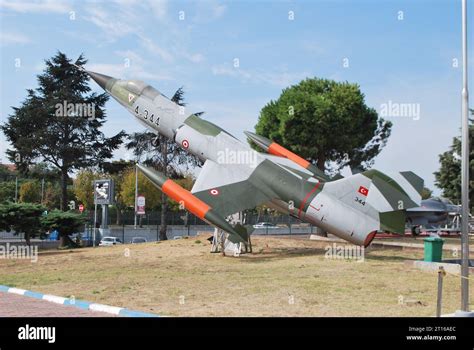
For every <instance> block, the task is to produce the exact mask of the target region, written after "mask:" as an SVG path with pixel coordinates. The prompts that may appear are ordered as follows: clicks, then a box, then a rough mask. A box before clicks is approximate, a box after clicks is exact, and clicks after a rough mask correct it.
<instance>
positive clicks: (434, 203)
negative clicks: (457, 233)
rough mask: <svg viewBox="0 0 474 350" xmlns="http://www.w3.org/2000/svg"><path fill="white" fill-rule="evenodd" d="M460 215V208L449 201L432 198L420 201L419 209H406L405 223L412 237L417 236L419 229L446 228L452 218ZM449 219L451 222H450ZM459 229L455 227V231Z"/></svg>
mask: <svg viewBox="0 0 474 350" xmlns="http://www.w3.org/2000/svg"><path fill="white" fill-rule="evenodd" d="M460 215H461V207H460V206H458V205H455V204H453V203H452V202H451V201H450V200H449V199H446V198H439V197H432V198H429V199H425V200H422V201H421V205H420V206H419V207H415V208H410V209H407V223H408V225H409V226H410V228H411V233H412V234H413V235H415V236H416V235H419V234H420V233H421V228H422V227H424V228H428V229H432V228H441V227H442V226H446V227H447V226H448V225H449V224H450V221H452V219H453V218H456V217H459V216H460ZM450 218H451V220H450ZM459 229H460V228H459V227H457V230H459Z"/></svg>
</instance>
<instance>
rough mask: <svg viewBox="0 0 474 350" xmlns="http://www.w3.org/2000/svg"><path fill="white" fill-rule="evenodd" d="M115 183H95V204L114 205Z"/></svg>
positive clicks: (98, 181)
mask: <svg viewBox="0 0 474 350" xmlns="http://www.w3.org/2000/svg"><path fill="white" fill-rule="evenodd" d="M113 202H114V182H113V181H112V180H111V179H106V180H95V181H94V204H113Z"/></svg>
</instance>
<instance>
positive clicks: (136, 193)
mask: <svg viewBox="0 0 474 350" xmlns="http://www.w3.org/2000/svg"><path fill="white" fill-rule="evenodd" d="M137 197H138V167H137V163H135V205H134V215H135V219H134V228H135V230H136V229H137Z"/></svg>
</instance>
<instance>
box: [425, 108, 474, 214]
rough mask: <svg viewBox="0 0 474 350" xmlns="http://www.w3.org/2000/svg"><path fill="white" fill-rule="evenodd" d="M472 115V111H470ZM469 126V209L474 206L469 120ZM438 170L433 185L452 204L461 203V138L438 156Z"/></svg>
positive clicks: (472, 140) (473, 129) (473, 130)
mask: <svg viewBox="0 0 474 350" xmlns="http://www.w3.org/2000/svg"><path fill="white" fill-rule="evenodd" d="M470 112H471V115H474V110H472V109H471V110H470ZM469 121H470V124H469V145H470V154H469V169H470V174H469V179H470V181H469V202H470V203H471V208H472V206H474V147H473V145H474V124H473V119H470V120H469ZM439 163H440V168H439V171H436V172H434V175H435V179H436V181H435V184H436V186H437V187H438V188H440V189H441V190H442V191H443V192H442V194H443V197H446V198H448V199H450V200H452V201H453V203H457V204H460V203H461V138H460V137H455V138H454V139H453V143H452V145H451V147H450V148H449V150H448V151H446V152H444V153H442V154H440V155H439Z"/></svg>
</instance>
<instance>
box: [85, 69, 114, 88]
mask: <svg viewBox="0 0 474 350" xmlns="http://www.w3.org/2000/svg"><path fill="white" fill-rule="evenodd" d="M86 72H87V74H89V75H90V77H91V78H92V79H94V81H95V82H96V83H97V84H99V86H100V87H101V88H102V89H104V90H106V87H107V83H108V82H109V81H111V80H114V78H112V77H109V76H108V75H105V74H100V73H96V72H91V71H86Z"/></svg>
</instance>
